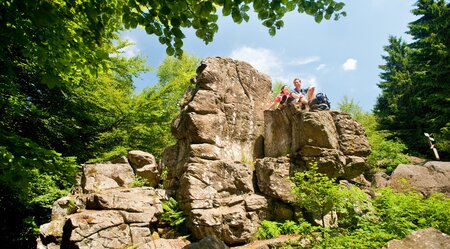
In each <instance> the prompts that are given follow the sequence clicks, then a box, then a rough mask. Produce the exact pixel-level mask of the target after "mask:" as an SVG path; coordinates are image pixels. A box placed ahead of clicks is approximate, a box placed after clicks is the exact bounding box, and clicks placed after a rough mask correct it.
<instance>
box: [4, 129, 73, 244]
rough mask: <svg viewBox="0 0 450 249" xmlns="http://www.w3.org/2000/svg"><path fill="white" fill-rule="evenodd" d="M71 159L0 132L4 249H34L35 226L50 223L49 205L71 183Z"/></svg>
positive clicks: (66, 190) (21, 138)
mask: <svg viewBox="0 0 450 249" xmlns="http://www.w3.org/2000/svg"><path fill="white" fill-rule="evenodd" d="M78 171H79V169H78V166H77V164H76V161H75V158H70V157H62V156H61V154H59V153H57V152H56V151H52V150H47V149H45V148H42V147H40V146H39V145H38V144H36V143H34V142H33V141H31V140H30V139H26V138H23V137H20V136H17V135H15V134H13V133H10V132H7V131H4V130H2V129H0V190H1V195H0V196H1V197H0V210H2V212H3V213H4V214H8V215H6V216H5V217H4V219H2V220H1V222H0V231H1V233H2V236H1V239H0V243H2V245H3V246H4V247H6V248H35V247H36V241H35V238H36V237H35V234H36V232H37V231H38V224H43V223H45V222H47V221H48V220H49V219H50V210H51V207H52V205H53V202H54V201H55V200H56V199H57V198H59V197H62V196H64V195H67V194H68V190H69V189H70V187H71V186H73V184H74V183H75V179H76V174H77V173H78Z"/></svg>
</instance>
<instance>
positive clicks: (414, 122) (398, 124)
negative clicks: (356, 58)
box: [374, 0, 450, 160]
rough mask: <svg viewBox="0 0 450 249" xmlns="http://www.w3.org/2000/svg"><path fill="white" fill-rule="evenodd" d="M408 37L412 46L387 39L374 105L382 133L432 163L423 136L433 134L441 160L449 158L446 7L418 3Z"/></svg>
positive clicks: (438, 0)
mask: <svg viewBox="0 0 450 249" xmlns="http://www.w3.org/2000/svg"><path fill="white" fill-rule="evenodd" d="M412 12H413V13H414V14H415V15H417V16H418V19H417V20H416V21H413V22H411V23H409V25H408V27H409V31H408V32H407V33H408V34H410V35H411V36H412V38H413V42H412V43H410V44H407V43H406V42H404V41H402V39H400V38H395V37H390V38H389V45H387V46H386V47H385V51H386V52H387V55H386V56H383V59H384V60H385V61H386V63H385V64H384V65H381V66H380V68H381V69H382V70H383V72H382V73H381V75H380V77H381V79H382V82H380V83H379V85H378V86H379V87H380V88H381V95H380V96H379V98H378V101H377V104H376V106H375V109H374V111H375V114H376V115H377V117H378V118H379V121H380V125H381V126H382V129H387V130H390V131H392V135H394V136H396V137H398V138H400V139H401V140H402V141H403V142H404V143H405V144H406V145H407V146H408V148H409V149H410V150H412V151H413V153H414V154H419V155H420V154H425V155H428V156H429V157H431V158H434V156H433V153H432V151H431V150H430V149H429V146H428V141H427V139H426V138H425V137H424V135H423V133H424V132H427V133H430V134H433V135H434V137H435V138H436V141H437V142H436V147H437V149H438V150H439V152H440V156H441V159H444V160H445V159H446V158H448V157H449V156H450V146H448V144H449V143H450V142H449V141H450V136H449V132H448V130H449V127H450V123H449V122H448V120H450V99H449V98H448V96H450V64H449V63H448V61H449V58H450V53H449V51H450V50H449V48H450V42H449V39H448V37H449V31H448V30H450V5H449V4H448V1H445V0H419V1H417V4H416V8H415V9H413V11H412Z"/></svg>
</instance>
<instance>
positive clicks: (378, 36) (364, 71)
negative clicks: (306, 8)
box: [122, 0, 418, 111]
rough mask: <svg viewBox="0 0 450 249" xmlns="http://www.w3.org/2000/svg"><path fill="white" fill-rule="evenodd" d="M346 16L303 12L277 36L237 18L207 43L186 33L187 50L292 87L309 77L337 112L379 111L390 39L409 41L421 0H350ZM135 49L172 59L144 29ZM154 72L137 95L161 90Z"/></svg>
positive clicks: (152, 61)
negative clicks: (348, 102) (352, 108)
mask: <svg viewBox="0 0 450 249" xmlns="http://www.w3.org/2000/svg"><path fill="white" fill-rule="evenodd" d="M343 2H344V3H345V4H346V6H345V7H344V10H345V11H346V12H347V16H346V17H342V18H341V19H339V20H338V21H334V20H329V21H326V20H324V21H322V22H321V23H320V24H317V23H315V22H314V18H313V17H311V16H308V15H305V14H299V13H297V12H292V13H289V14H287V15H286V16H285V18H284V19H283V20H284V24H285V25H284V27H283V28H282V29H280V30H278V31H277V34H276V36H274V37H271V36H270V35H269V33H268V30H267V28H265V27H264V26H262V25H261V22H260V21H259V20H258V19H257V18H256V16H255V15H253V14H252V13H251V15H250V21H249V22H248V23H241V24H235V23H233V21H232V20H231V17H221V18H219V21H218V25H219V32H218V33H217V34H216V35H215V37H214V41H213V42H212V43H210V44H208V45H205V44H204V42H203V41H201V40H200V39H198V38H197V37H195V34H194V32H193V31H192V30H186V31H185V34H186V39H185V40H184V46H183V49H184V51H185V52H186V53H187V54H189V55H195V56H197V57H200V58H206V57H208V56H226V57H231V58H234V59H238V60H243V61H246V62H248V63H250V64H251V65H252V66H254V67H255V68H256V69H258V70H259V71H260V72H263V73H265V74H267V75H269V76H270V77H271V78H272V81H273V82H275V81H277V80H281V81H282V82H283V83H285V84H287V85H289V87H290V88H291V89H292V88H293V84H292V80H293V79H294V78H296V77H298V78H301V79H302V82H303V87H306V86H308V85H315V86H316V92H323V93H325V94H327V95H328V97H329V98H330V99H331V102H332V103H331V104H332V108H337V103H338V102H339V101H341V100H342V98H343V97H344V96H347V97H348V98H350V99H353V100H354V101H356V102H357V103H358V104H359V105H360V106H361V107H362V108H363V109H364V110H365V111H371V110H372V108H373V106H374V104H375V102H376V98H377V96H378V94H379V93H380V89H379V88H378V87H377V83H378V82H379V81H380V79H379V74H380V72H381V70H380V69H379V68H378V66H379V65H381V64H383V63H384V61H383V59H382V58H381V56H382V55H383V54H385V53H384V50H383V46H386V45H388V38H389V36H390V35H393V36H397V37H402V38H403V39H405V40H406V41H407V42H410V37H409V36H408V35H407V34H405V32H406V31H407V30H408V27H407V25H408V23H409V22H412V21H414V20H416V19H417V18H418V17H416V16H414V15H413V14H412V13H411V10H412V9H413V7H414V6H413V5H414V3H415V1H413V0H364V1H363V0H343ZM122 37H123V38H126V39H128V40H130V41H131V42H133V43H134V44H135V45H134V46H131V47H129V48H127V50H126V51H125V52H126V54H127V55H128V56H131V55H136V54H138V53H140V54H143V55H144V56H145V57H146V58H147V64H148V65H149V66H151V67H153V68H156V67H157V66H158V65H159V64H160V63H161V61H162V60H163V59H164V58H165V47H164V46H163V45H161V44H160V43H159V42H158V39H157V37H155V36H150V35H147V34H146V33H145V31H143V30H141V29H135V30H132V31H127V32H124V33H123V34H122ZM157 81H158V79H157V78H156V76H155V74H154V73H146V74H143V75H141V77H139V78H138V79H136V81H135V84H136V90H137V91H140V90H142V89H143V88H144V87H148V86H152V85H154V84H155V83H156V82H157Z"/></svg>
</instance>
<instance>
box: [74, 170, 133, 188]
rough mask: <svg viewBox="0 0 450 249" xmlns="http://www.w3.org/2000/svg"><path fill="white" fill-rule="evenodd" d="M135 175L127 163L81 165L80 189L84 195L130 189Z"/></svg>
mask: <svg viewBox="0 0 450 249" xmlns="http://www.w3.org/2000/svg"><path fill="white" fill-rule="evenodd" d="M134 177H135V174H134V172H133V168H132V167H131V166H130V164H128V163H97V164H85V165H83V176H82V178H81V187H82V188H83V192H84V193H92V192H99V191H102V190H105V189H113V188H120V187H131V186H132V184H133V181H134Z"/></svg>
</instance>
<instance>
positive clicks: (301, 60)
mask: <svg viewBox="0 0 450 249" xmlns="http://www.w3.org/2000/svg"><path fill="white" fill-rule="evenodd" d="M319 60H320V57H319V56H310V57H304V58H298V59H295V60H293V61H291V63H290V64H292V65H306V64H309V63H313V62H316V61H319Z"/></svg>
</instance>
